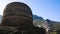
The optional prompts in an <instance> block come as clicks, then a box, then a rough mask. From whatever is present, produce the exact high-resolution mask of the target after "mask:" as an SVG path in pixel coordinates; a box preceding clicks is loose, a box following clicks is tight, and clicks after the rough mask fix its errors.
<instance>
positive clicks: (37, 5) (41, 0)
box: [0, 0, 60, 22]
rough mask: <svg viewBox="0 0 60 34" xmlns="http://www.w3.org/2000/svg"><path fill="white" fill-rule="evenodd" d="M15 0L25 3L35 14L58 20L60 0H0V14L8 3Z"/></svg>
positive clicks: (59, 17)
mask: <svg viewBox="0 0 60 34" xmlns="http://www.w3.org/2000/svg"><path fill="white" fill-rule="evenodd" d="M15 1H18V2H23V3H26V4H27V5H28V6H29V7H30V8H31V10H32V12H33V14H35V15H38V16H41V17H43V18H44V19H50V20H53V21H59V22H60V0H2V1H1V0H0V15H3V10H4V8H5V6H6V5H7V4H8V3H10V2H15Z"/></svg>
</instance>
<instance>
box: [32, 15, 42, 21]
mask: <svg viewBox="0 0 60 34" xmlns="http://www.w3.org/2000/svg"><path fill="white" fill-rule="evenodd" d="M38 19H43V18H42V17H39V16H37V15H33V20H38Z"/></svg>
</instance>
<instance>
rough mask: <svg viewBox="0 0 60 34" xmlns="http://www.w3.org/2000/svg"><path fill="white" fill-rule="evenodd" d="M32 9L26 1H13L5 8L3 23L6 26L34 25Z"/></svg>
mask: <svg viewBox="0 0 60 34" xmlns="http://www.w3.org/2000/svg"><path fill="white" fill-rule="evenodd" d="M32 22H33V18H32V11H31V9H30V8H29V7H28V6H27V5H26V4H24V3H21V2H12V3H9V4H8V5H7V6H6V8H5V9H4V13H3V19H2V25H4V26H15V27H16V26H20V27H23V26H31V25H33V23H32Z"/></svg>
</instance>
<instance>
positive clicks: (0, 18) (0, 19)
mask: <svg viewBox="0 0 60 34" xmlns="http://www.w3.org/2000/svg"><path fill="white" fill-rule="evenodd" d="M1 21H2V15H0V23H1Z"/></svg>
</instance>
